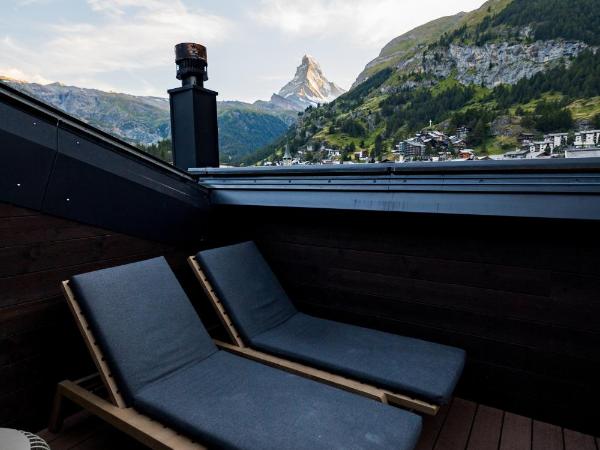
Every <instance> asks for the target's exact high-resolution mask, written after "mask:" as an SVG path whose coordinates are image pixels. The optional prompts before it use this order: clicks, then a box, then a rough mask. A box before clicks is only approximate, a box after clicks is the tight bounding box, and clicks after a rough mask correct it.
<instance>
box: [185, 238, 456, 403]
mask: <svg viewBox="0 0 600 450" xmlns="http://www.w3.org/2000/svg"><path fill="white" fill-rule="evenodd" d="M190 264H191V265H192V268H193V269H194V271H195V273H196V276H197V278H198V279H199V280H200V281H201V283H202V285H203V287H204V288H205V291H206V292H207V293H208V295H209V298H210V299H211V301H212V302H213V305H214V306H215V309H216V310H217V313H218V314H219V315H220V317H221V319H222V321H223V323H224V324H225V327H226V329H227V330H228V332H229V334H230V336H231V338H232V340H233V342H234V343H235V344H236V345H237V346H238V351H239V352H240V353H241V354H246V355H247V356H249V357H251V358H254V359H258V360H265V361H266V360H269V361H270V362H272V363H273V362H274V360H273V358H272V357H271V355H275V356H276V357H279V358H283V359H286V360H291V361H294V362H296V363H301V364H303V365H306V366H309V367H307V368H306V370H304V373H305V374H307V375H309V376H312V375H313V370H312V369H313V368H317V369H320V370H324V371H328V372H329V373H331V375H337V376H340V375H341V376H344V377H348V378H350V379H351V380H350V381H359V382H361V383H367V384H368V385H367V386H366V388H369V389H371V390H372V389H373V388H380V389H382V390H383V392H384V396H383V397H384V398H386V399H387V400H388V401H390V402H392V403H397V404H399V405H401V406H404V407H407V408H412V409H414V410H416V411H419V412H423V413H427V414H435V413H436V412H437V410H438V407H439V406H440V405H443V404H446V403H447V402H448V401H449V399H450V398H451V395H452V392H453V390H454V387H455V386H456V383H457V382H458V379H459V378H460V375H461V373H462V370H463V366H464V362H465V352H464V351H463V350H461V349H458V348H454V347H448V346H445V345H440V344H436V343H432V342H427V341H423V340H420V339H413V338H408V337H403V336H398V335H394V334H390V333H384V332H381V331H377V330H372V329H367V328H362V327H357V326H353V325H348V324H344V323H340V322H334V321H330V320H324V319H320V318H316V317H312V316H309V315H307V314H303V313H301V312H299V311H297V310H296V308H295V307H294V306H293V304H292V302H291V301H290V299H289V298H288V296H287V294H286V293H285V291H284V289H283V288H282V286H281V284H280V283H279V281H278V280H277V278H276V277H275V275H274V274H273V272H272V271H271V269H270V267H269V266H268V264H267V262H266V261H265V259H264V258H263V257H262V255H261V254H260V251H259V250H258V248H257V247H256V245H255V244H254V243H253V242H244V243H241V244H236V245H230V246H227V247H221V248H215V249H210V250H205V251H201V252H199V253H198V254H197V255H196V256H195V257H191V258H190ZM246 346H249V347H250V349H246ZM265 353H266V354H267V355H265ZM276 365H278V364H276ZM297 372H298V373H302V372H303V370H298V371H297ZM313 378H315V377H314V376H313ZM316 378H320V379H321V380H322V381H330V380H329V379H328V376H327V374H325V376H323V377H316ZM333 384H335V383H333ZM342 385H343V383H342Z"/></svg>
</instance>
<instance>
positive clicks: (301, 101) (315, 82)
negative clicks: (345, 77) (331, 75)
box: [271, 55, 346, 111]
mask: <svg viewBox="0 0 600 450" xmlns="http://www.w3.org/2000/svg"><path fill="white" fill-rule="evenodd" d="M344 92H346V91H345V90H344V89H342V88H341V87H339V86H337V85H336V84H335V83H333V82H331V81H329V80H328V79H327V78H325V75H323V71H322V70H321V66H320V65H319V63H318V62H317V60H316V59H315V58H314V57H312V56H310V55H304V57H303V58H302V63H301V64H300V65H299V66H298V67H297V69H296V74H295V75H294V78H293V79H292V81H290V82H289V83H287V84H286V85H285V86H284V87H282V88H281V90H280V91H279V93H277V94H273V97H272V98H271V101H272V102H274V103H278V104H280V105H281V106H283V107H285V106H284V105H287V107H288V108H290V109H297V110H299V111H302V110H304V109H306V108H307V107H308V106H311V105H312V106H316V105H317V104H319V103H320V104H323V103H329V102H331V101H333V100H335V99H336V98H337V97H339V96H340V95H342V94H343V93H344Z"/></svg>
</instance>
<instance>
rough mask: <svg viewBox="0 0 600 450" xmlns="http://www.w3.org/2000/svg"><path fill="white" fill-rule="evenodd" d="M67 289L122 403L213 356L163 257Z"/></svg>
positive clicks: (76, 281) (85, 277)
mask: <svg viewBox="0 0 600 450" xmlns="http://www.w3.org/2000/svg"><path fill="white" fill-rule="evenodd" d="M70 285H71V287H72V289H73V292H74V293H75V296H76V298H77V300H78V302H79V305H80V307H81V309H82V310H83V313H84V315H85V317H86V319H87V321H88V323H89V325H90V328H91V329H92V332H93V334H94V336H95V337H96V339H97V340H98V342H99V345H100V348H101V349H102V352H103V353H104V356H105V357H106V358H107V361H108V363H109V366H110V368H111V370H112V372H113V374H114V375H115V376H116V377H117V382H118V385H119V387H120V388H121V390H122V393H123V394H124V397H125V400H126V401H127V402H131V400H132V399H133V397H134V394H135V393H136V392H139V391H140V390H141V389H143V388H144V387H145V386H147V385H148V384H151V383H152V382H154V381H156V380H159V379H161V378H163V377H166V376H168V375H169V374H171V373H173V372H175V371H176V370H178V369H180V368H182V367H184V366H187V365H189V364H192V363H194V362H197V361H201V360H203V359H205V358H207V357H208V356H210V355H211V354H213V353H214V352H216V351H217V348H216V346H215V344H214V343H213V341H212V340H211V338H210V336H209V335H208V333H207V331H206V329H205V328H204V326H203V324H202V322H201V321H200V319H199V318H198V315H197V314H196V311H195V310H194V308H193V307H192V305H191V304H190V302H189V300H188V298H187V296H186V294H185V292H184V291H183V289H182V288H181V286H180V284H179V282H178V281H177V279H176V278H175V275H174V274H173V272H172V271H171V269H170V267H169V265H168V264H167V262H166V260H165V259H164V258H162V257H161V258H154V259H149V260H146V261H140V262H136V263H133V264H127V265H124V266H119V267H113V268H110V269H103V270H98V271H96V272H90V273H86V274H82V275H76V276H74V277H73V278H72V279H71V281H70Z"/></svg>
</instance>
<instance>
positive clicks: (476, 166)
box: [189, 158, 600, 178]
mask: <svg viewBox="0 0 600 450" xmlns="http://www.w3.org/2000/svg"><path fill="white" fill-rule="evenodd" d="M189 172H190V173H191V174H192V175H195V176H199V177H203V176H205V177H211V178H220V177H223V178H235V177H284V178H286V177H287V178H293V177H294V176H306V175H315V176H327V175H382V174H398V175H411V174H444V173H448V174H450V173H452V174H459V173H466V174H475V173H542V172H544V173H556V172H600V158H582V159H575V158H574V159H545V160H519V161H510V160H509V161H506V160H502V161H460V162H413V163H402V164H394V163H385V164H340V165H321V166H291V167H290V166H287V167H282V166H278V167H227V168H190V169H189Z"/></svg>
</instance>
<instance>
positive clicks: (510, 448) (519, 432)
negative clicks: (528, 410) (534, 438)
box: [500, 413, 532, 450]
mask: <svg viewBox="0 0 600 450" xmlns="http://www.w3.org/2000/svg"><path fill="white" fill-rule="evenodd" d="M531 427H532V420H531V419H530V418H528V417H523V416H519V415H517V414H512V413H506V414H505V415H504V423H503V426H502V436H501V438H500V450H530V449H531Z"/></svg>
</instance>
